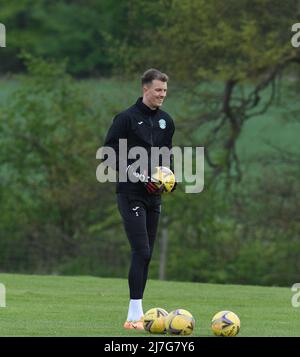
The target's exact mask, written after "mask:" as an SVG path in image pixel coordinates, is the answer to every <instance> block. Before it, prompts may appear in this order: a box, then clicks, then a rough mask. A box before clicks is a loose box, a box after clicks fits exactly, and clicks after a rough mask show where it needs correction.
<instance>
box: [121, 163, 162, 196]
mask: <svg viewBox="0 0 300 357" xmlns="http://www.w3.org/2000/svg"><path fill="white" fill-rule="evenodd" d="M126 171H127V176H128V178H129V180H130V181H131V182H135V181H136V179H134V180H132V178H133V177H135V178H137V179H138V181H140V182H142V183H143V185H144V186H145V188H146V190H147V192H148V193H150V194H155V195H158V194H161V193H163V192H164V190H165V187H164V185H163V184H162V183H161V182H160V181H157V180H156V179H154V178H151V177H150V176H148V175H147V172H146V171H145V172H144V173H139V172H137V171H135V170H134V169H133V168H132V167H131V165H129V166H128V167H127V170H126Z"/></svg>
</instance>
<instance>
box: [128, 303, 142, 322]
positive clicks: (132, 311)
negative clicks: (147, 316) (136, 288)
mask: <svg viewBox="0 0 300 357" xmlns="http://www.w3.org/2000/svg"><path fill="white" fill-rule="evenodd" d="M143 316H144V313H143V306H142V299H137V300H135V299H134V300H133V299H131V300H130V302H129V308H128V315H127V321H139V320H140V319H141V318H142V317H143Z"/></svg>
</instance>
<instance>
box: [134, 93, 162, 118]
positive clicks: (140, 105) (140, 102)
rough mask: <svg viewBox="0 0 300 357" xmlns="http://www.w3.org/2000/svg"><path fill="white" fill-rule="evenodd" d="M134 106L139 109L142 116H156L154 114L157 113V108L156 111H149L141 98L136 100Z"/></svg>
mask: <svg viewBox="0 0 300 357" xmlns="http://www.w3.org/2000/svg"><path fill="white" fill-rule="evenodd" d="M135 104H136V106H137V107H138V108H139V110H140V111H141V112H143V113H144V114H146V115H148V116H149V115H150V116H155V115H156V113H157V112H158V110H159V109H158V108H157V109H154V110H153V109H150V108H149V107H148V106H147V105H146V104H144V103H143V98H142V97H140V98H138V100H137V101H136V103H135Z"/></svg>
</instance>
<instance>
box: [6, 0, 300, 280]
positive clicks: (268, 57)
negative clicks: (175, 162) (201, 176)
mask: <svg viewBox="0 0 300 357" xmlns="http://www.w3.org/2000/svg"><path fill="white" fill-rule="evenodd" d="M0 22H1V23H3V24H5V26H6V29H7V47H6V48H0V73H1V80H0V105H1V111H0V145H1V150H0V163H1V166H0V178H1V179H0V202H1V205H0V210H1V215H0V270H1V271H2V272H21V273H40V274H41V273H53V274H70V275H74V274H89V275H98V276H103V277H126V276H127V271H128V264H129V246H128V243H127V240H126V238H125V235H124V232H123V227H122V223H121V220H120V217H119V214H118V211H117V209H116V203H115V197H114V196H115V195H114V185H113V184H109V183H107V184H100V183H98V182H97V181H96V177H95V172H96V168H97V166H98V165H99V161H98V160H96V151H97V149H98V148H99V147H100V146H102V144H103V140H104V137H105V134H106V132H107V130H108V128H109V125H110V123H111V120H112V118H113V117H114V115H116V114H117V113H118V112H120V111H121V110H123V109H124V108H126V107H127V106H129V105H131V104H132V103H133V102H134V101H135V100H136V98H137V97H138V96H139V95H140V86H139V77H140V75H141V73H142V72H143V71H144V70H145V69H146V68H149V67H157V68H160V69H161V70H163V71H165V72H167V73H168V74H169V75H170V78H171V81H170V83H169V98H168V100H167V102H166V105H165V109H166V110H167V111H168V112H169V113H170V114H171V115H172V116H173V118H174V120H175V124H176V134H175V137H174V145H176V146H204V147H205V157H206V166H205V173H206V176H205V189H204V191H203V192H202V193H200V194H189V195H188V194H186V193H185V192H184V185H179V188H178V189H177V190H176V192H175V193H174V194H173V195H171V196H169V197H165V199H164V201H165V202H164V207H163V213H162V219H161V224H160V230H159V235H158V242H157V245H156V248H155V254H154V257H153V261H152V263H151V264H152V265H151V269H150V270H151V271H150V275H151V277H152V278H161V279H168V280H189V281H200V282H211V283H215V282H218V283H240V284H259V285H283V286H290V285H292V284H293V283H294V282H296V281H297V278H298V276H299V271H300V245H299V233H300V225H299V208H300V207H299V202H300V200H299V192H300V187H299V180H298V177H299V139H298V137H299V119H300V117H299V109H300V108H299V106H300V105H299V95H298V93H299V63H300V57H299V49H297V48H293V47H292V46H291V42H290V40H291V37H292V35H293V34H292V32H291V26H292V24H293V23H296V22H300V7H299V3H298V1H295V0H288V1H285V2H283V1H279V0H273V1H271V0H255V1H249V0H241V1H237V0H229V1H226V2H224V1H221V0H211V1H204V0H181V1H178V0H168V1H167V0H154V1H152V2H147V1H144V0H139V1H138V0H132V1H123V0H122V1H118V2H115V1H112V0H101V1H100V0H99V1H97V0H86V1H80V0H77V1H75V0H74V1H67V0H60V1H57V2H52V1H47V0H40V1H35V0H22V1H15V0H14V1H10V2H8V1H4V0H0ZM163 237H164V239H166V237H167V243H168V244H167V250H166V251H164V254H166V257H165V258H166V264H165V263H164V261H165V260H164V259H163V256H162V249H160V248H161V244H162V241H163ZM164 264H165V265H164ZM162 265H164V266H162Z"/></svg>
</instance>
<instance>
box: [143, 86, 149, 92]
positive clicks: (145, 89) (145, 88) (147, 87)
mask: <svg viewBox="0 0 300 357" xmlns="http://www.w3.org/2000/svg"><path fill="white" fill-rule="evenodd" d="M148 89H149V86H148V85H147V84H144V85H143V93H146V92H148Z"/></svg>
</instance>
